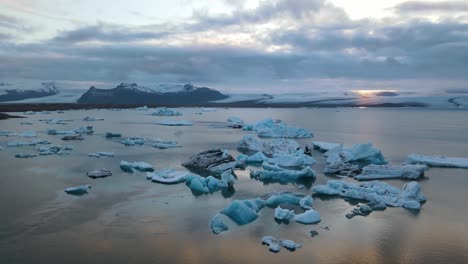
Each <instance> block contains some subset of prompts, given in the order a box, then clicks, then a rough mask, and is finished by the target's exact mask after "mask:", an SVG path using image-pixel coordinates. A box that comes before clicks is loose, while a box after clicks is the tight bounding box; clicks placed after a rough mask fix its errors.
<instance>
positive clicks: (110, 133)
mask: <svg viewBox="0 0 468 264" xmlns="http://www.w3.org/2000/svg"><path fill="white" fill-rule="evenodd" d="M114 137H122V134H120V133H113V132H106V138H114Z"/></svg>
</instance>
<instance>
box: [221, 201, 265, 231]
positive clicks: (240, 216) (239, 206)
mask: <svg viewBox="0 0 468 264" xmlns="http://www.w3.org/2000/svg"><path fill="white" fill-rule="evenodd" d="M246 201H247V202H246ZM254 206H255V207H254ZM262 207H263V206H261V203H259V202H258V201H257V200H255V201H249V200H234V201H232V203H231V204H230V205H229V206H228V207H226V208H224V209H223V210H222V211H221V213H222V214H224V215H226V216H228V217H229V218H231V220H232V221H234V222H236V223H237V224H238V225H245V224H248V223H250V222H253V221H255V219H257V218H258V215H257V212H258V211H259V210H260V209H261V208H262Z"/></svg>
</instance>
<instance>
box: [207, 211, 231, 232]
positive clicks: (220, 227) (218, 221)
mask: <svg viewBox="0 0 468 264" xmlns="http://www.w3.org/2000/svg"><path fill="white" fill-rule="evenodd" d="M210 228H211V230H212V231H213V233H215V234H219V233H222V232H224V231H227V230H228V229H229V228H228V226H227V225H226V224H225V223H224V221H223V216H222V215H221V214H219V213H217V214H215V215H214V216H213V218H211V221H210Z"/></svg>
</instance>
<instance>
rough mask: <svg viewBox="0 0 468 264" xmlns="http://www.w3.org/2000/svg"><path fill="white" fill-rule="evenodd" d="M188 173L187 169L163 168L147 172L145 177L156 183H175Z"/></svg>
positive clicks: (183, 178) (181, 180)
mask: <svg viewBox="0 0 468 264" xmlns="http://www.w3.org/2000/svg"><path fill="white" fill-rule="evenodd" d="M189 175H190V173H189V172H187V171H176V170H174V169H165V170H161V171H155V172H147V173H146V178H147V179H149V180H151V181H153V182H158V183H165V184H175V183H181V182H184V181H185V179H186V177H187V176H189Z"/></svg>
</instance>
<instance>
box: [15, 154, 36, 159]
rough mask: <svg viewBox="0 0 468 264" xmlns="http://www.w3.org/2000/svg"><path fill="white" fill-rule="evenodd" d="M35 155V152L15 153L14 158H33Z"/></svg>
mask: <svg viewBox="0 0 468 264" xmlns="http://www.w3.org/2000/svg"><path fill="white" fill-rule="evenodd" d="M36 156H37V155H35V154H28V153H18V154H15V158H19V159H28V158H34V157H36Z"/></svg>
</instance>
